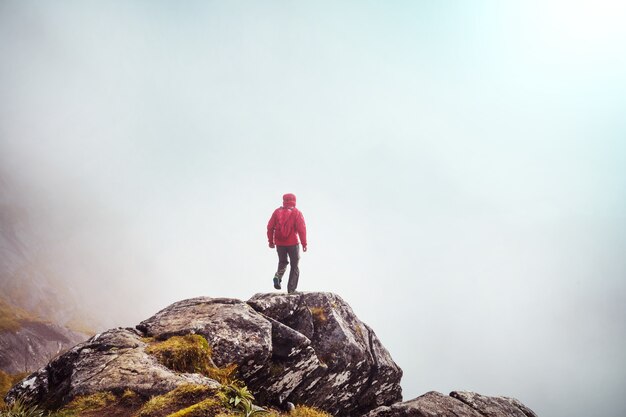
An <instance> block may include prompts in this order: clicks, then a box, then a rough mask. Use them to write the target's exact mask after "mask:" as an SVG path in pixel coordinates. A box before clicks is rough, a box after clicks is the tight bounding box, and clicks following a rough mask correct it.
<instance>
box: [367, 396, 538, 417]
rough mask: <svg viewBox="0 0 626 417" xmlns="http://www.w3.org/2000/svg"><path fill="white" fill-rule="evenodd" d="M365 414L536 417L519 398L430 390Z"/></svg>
mask: <svg viewBox="0 0 626 417" xmlns="http://www.w3.org/2000/svg"><path fill="white" fill-rule="evenodd" d="M363 417H537V416H536V414H535V413H534V412H533V411H532V410H530V409H529V408H528V407H526V406H524V405H523V404H522V403H520V402H519V401H517V400H515V399H512V398H506V397H487V396H484V395H479V394H475V393H471V392H458V391H455V392H452V393H451V394H450V396H447V395H443V394H441V393H439V392H435V391H431V392H428V393H426V394H424V395H421V396H419V397H417V398H415V399H412V400H410V401H405V402H402V403H396V404H393V405H391V406H383V407H379V408H376V409H375V410H372V411H370V412H369V413H367V414H365V415H364V416H363Z"/></svg>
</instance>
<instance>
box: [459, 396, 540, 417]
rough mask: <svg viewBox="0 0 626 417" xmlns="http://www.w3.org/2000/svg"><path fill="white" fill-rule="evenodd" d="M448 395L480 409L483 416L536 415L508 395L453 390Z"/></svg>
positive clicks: (521, 416)
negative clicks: (489, 395) (488, 394)
mask: <svg viewBox="0 0 626 417" xmlns="http://www.w3.org/2000/svg"><path fill="white" fill-rule="evenodd" d="M450 396H452V397H453V398H456V399H458V400H460V401H462V402H463V403H465V404H467V405H469V406H470V407H472V408H473V409H474V410H478V411H480V413H481V414H482V415H483V416H485V417H501V416H508V417H537V415H536V414H535V413H534V412H533V411H532V410H531V409H530V408H528V407H526V406H525V405H524V404H522V403H521V402H519V401H518V400H516V399H515V398H509V397H487V396H485V395H480V394H476V393H475V392H469V391H453V392H451V393H450Z"/></svg>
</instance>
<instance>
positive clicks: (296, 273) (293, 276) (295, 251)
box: [286, 245, 300, 293]
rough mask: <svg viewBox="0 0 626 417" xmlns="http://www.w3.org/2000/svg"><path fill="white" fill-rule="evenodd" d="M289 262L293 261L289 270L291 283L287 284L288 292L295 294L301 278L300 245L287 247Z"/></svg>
mask: <svg viewBox="0 0 626 417" xmlns="http://www.w3.org/2000/svg"><path fill="white" fill-rule="evenodd" d="M286 249H287V252H288V253H289V260H290V261H291V269H290V270H289V283H287V292H290V293H291V292H295V291H296V288H297V287H298V278H299V277H300V268H298V261H299V260H300V245H294V246H287V247H286Z"/></svg>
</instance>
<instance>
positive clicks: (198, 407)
mask: <svg viewBox="0 0 626 417" xmlns="http://www.w3.org/2000/svg"><path fill="white" fill-rule="evenodd" d="M220 408H221V407H220V402H219V400H217V399H215V398H207V399H206V400H203V401H200V402H199V403H196V404H194V405H191V406H189V407H187V408H183V409H182V410H178V411H176V412H175V413H172V414H170V415H168V416H167V417H204V416H210V415H214V414H216V412H217V410H218V409H220Z"/></svg>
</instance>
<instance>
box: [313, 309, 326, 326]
mask: <svg viewBox="0 0 626 417" xmlns="http://www.w3.org/2000/svg"><path fill="white" fill-rule="evenodd" d="M309 311H310V312H311V315H312V316H313V320H315V322H316V323H317V324H322V323H326V321H327V320H328V317H326V310H324V307H309Z"/></svg>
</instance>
